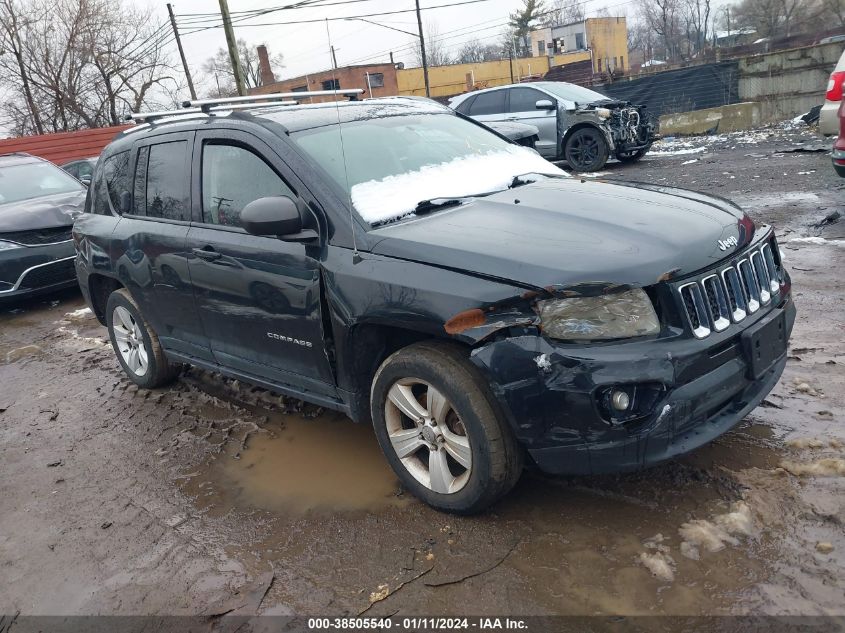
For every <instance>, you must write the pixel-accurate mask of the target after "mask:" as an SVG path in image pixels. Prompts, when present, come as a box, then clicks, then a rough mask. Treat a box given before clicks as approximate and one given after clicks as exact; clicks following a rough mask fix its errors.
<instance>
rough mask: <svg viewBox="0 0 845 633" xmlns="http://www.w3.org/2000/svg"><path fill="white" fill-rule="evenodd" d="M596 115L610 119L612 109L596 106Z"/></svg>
mask: <svg viewBox="0 0 845 633" xmlns="http://www.w3.org/2000/svg"><path fill="white" fill-rule="evenodd" d="M596 115H597V116H598V117H599V118H600V119H609V118H610V110H609V109H607V108H596Z"/></svg>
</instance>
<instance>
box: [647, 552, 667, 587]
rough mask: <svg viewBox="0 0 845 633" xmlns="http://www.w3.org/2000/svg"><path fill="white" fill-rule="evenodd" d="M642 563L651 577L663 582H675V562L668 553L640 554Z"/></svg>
mask: <svg viewBox="0 0 845 633" xmlns="http://www.w3.org/2000/svg"><path fill="white" fill-rule="evenodd" d="M640 562H641V563H642V564H643V565H644V566H645V568H646V569H648V570H649V571H650V572H651V575H652V576H654V577H655V578H657V579H658V580H662V581H663V582H672V581H673V580H675V570H674V567H675V561H674V559H673V558H672V557H671V556H669V554H667V553H666V552H654V553H646V552H643V553H642V554H640Z"/></svg>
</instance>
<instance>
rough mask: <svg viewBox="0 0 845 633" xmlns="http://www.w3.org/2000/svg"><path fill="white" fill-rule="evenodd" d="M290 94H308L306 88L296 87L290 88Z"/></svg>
mask: <svg viewBox="0 0 845 633" xmlns="http://www.w3.org/2000/svg"><path fill="white" fill-rule="evenodd" d="M290 91H291V92H308V86H296V88H291V89H290Z"/></svg>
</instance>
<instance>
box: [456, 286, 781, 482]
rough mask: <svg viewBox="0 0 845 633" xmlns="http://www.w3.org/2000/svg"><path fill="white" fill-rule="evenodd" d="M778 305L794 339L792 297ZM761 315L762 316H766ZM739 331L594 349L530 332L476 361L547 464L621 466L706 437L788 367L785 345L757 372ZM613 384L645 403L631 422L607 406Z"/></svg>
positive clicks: (733, 419) (550, 468)
mask: <svg viewBox="0 0 845 633" xmlns="http://www.w3.org/2000/svg"><path fill="white" fill-rule="evenodd" d="M774 311H782V312H783V318H784V320H785V324H786V336H787V339H788V336H789V333H790V332H791V331H792V326H793V323H794V321H795V306H794V304H793V302H792V300H791V299H790V297H789V295H787V296H785V297H783V298H782V300H781V301H780V303H779V305H778V306H777V307H776V308H775V309H774V310H773V311H772V312H774ZM761 312H762V311H761ZM757 317H758V318H757V319H756V320H755V322H757V323H761V322H762V320H763V319H764V318H765V315H763V314H758V315H757ZM752 325H753V324H752V323H749V324H748V326H749V328H746V329H750V326H752ZM743 331H745V330H742V331H739V332H734V333H732V334H731V335H725V336H722V337H712V340H711V339H708V340H707V341H702V340H695V339H691V338H686V337H671V338H667V339H650V340H641V341H629V342H623V343H613V344H605V345H595V346H589V347H585V346H575V345H567V344H562V343H558V342H556V341H552V340H549V339H547V338H545V337H542V336H538V335H529V334H527V333H526V334H525V335H522V336H514V337H511V338H506V339H501V340H498V341H495V342H491V343H488V344H487V345H484V346H482V347H480V348H478V349H476V350H475V351H474V353H473V355H472V360H473V362H474V363H475V364H476V365H477V366H478V367H479V368H480V369H481V370H482V371H483V372H484V373H485V375H486V376H487V378H488V380H489V381H490V384H491V386H492V389H493V392H494V394H495V396H496V397H497V399H498V401H499V403H500V404H501V406H502V408H503V409H504V411H505V414H506V416H507V417H508V418H509V421H510V422H511V425H512V428H513V429H514V432H515V434H516V436H517V439H518V440H519V441H520V443H521V444H522V445H523V446H525V447H526V449H527V451H528V453H529V455H530V456H531V457H532V458H533V460H534V462H535V463H536V464H537V466H538V467H539V468H540V469H541V470H543V471H545V472H548V473H553V474H567V475H584V474H599V473H610V472H623V471H631V470H637V469H640V468H644V467H646V466H649V465H651V464H655V463H657V462H660V461H663V460H666V459H671V458H673V457H677V456H679V455H682V454H684V453H687V452H689V451H692V450H694V449H696V448H698V447H700V446H702V445H704V444H706V443H708V442H710V441H711V440H713V439H714V438H716V437H718V436H719V435H721V434H723V433H725V432H726V431H728V430H730V429H731V428H732V427H734V426H735V425H736V424H737V423H738V422H739V421H740V420H742V419H743V417H745V415H747V414H748V412H750V411H751V410H752V409H754V408H755V407H756V406H757V405H758V404H759V403H760V402H761V401H762V400H763V399H764V398H765V397H766V395H767V394H768V393H769V392H770V391H771V390H772V389H773V388H774V386H775V385H776V384H777V381H778V380H779V378H780V376H781V373H782V372H783V369H784V366H785V365H786V352H785V346H784V352H783V353H782V354H781V355H780V356H779V357H778V358H775V359H773V361H772V362H771V363H770V364H769V365H768V366H767V367H766V368H764V370H763V371H758V372H757V373H756V375H755V376H752V369H751V366H752V363H751V362H750V360H749V358H748V357H747V356H746V351H745V350H744V347H743V340H742V336H743ZM617 388H622V389H627V390H628V393H630V394H631V395H632V401H636V400H637V398H639V401H640V405H639V406H641V407H642V410H641V411H638V412H636V415H633V416H632V417H631V419H630V420H628V421H621V422H620V421H619V420H614V419H613V417H612V416H613V412H612V411H611V412H610V414H609V413H608V407H607V405H608V399H607V397H606V396H607V394H608V393H610V392H611V390H613V389H617ZM634 388H640V389H641V391H640V392H639V396H637V395H635V394H636V393H637V392H635V391H632V389H634Z"/></svg>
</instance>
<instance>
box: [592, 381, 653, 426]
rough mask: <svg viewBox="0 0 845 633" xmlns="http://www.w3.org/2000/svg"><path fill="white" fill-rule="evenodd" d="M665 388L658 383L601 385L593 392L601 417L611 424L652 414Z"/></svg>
mask: <svg viewBox="0 0 845 633" xmlns="http://www.w3.org/2000/svg"><path fill="white" fill-rule="evenodd" d="M665 393H666V388H665V387H664V386H663V385H661V384H660V383H639V384H628V385H613V386H610V387H601V388H599V389H598V390H597V391H596V393H595V398H596V404H597V405H598V409H599V412H600V413H601V417H602V418H603V419H604V421H605V422H607V423H608V424H610V425H611V426H616V425H619V424H626V423H629V422H634V421H636V420H642V419H643V418H646V417H648V416H650V415H652V414H654V412H655V410H656V407H657V405H658V403H659V401H660V399H661V398H663V396H664V395H665Z"/></svg>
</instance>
